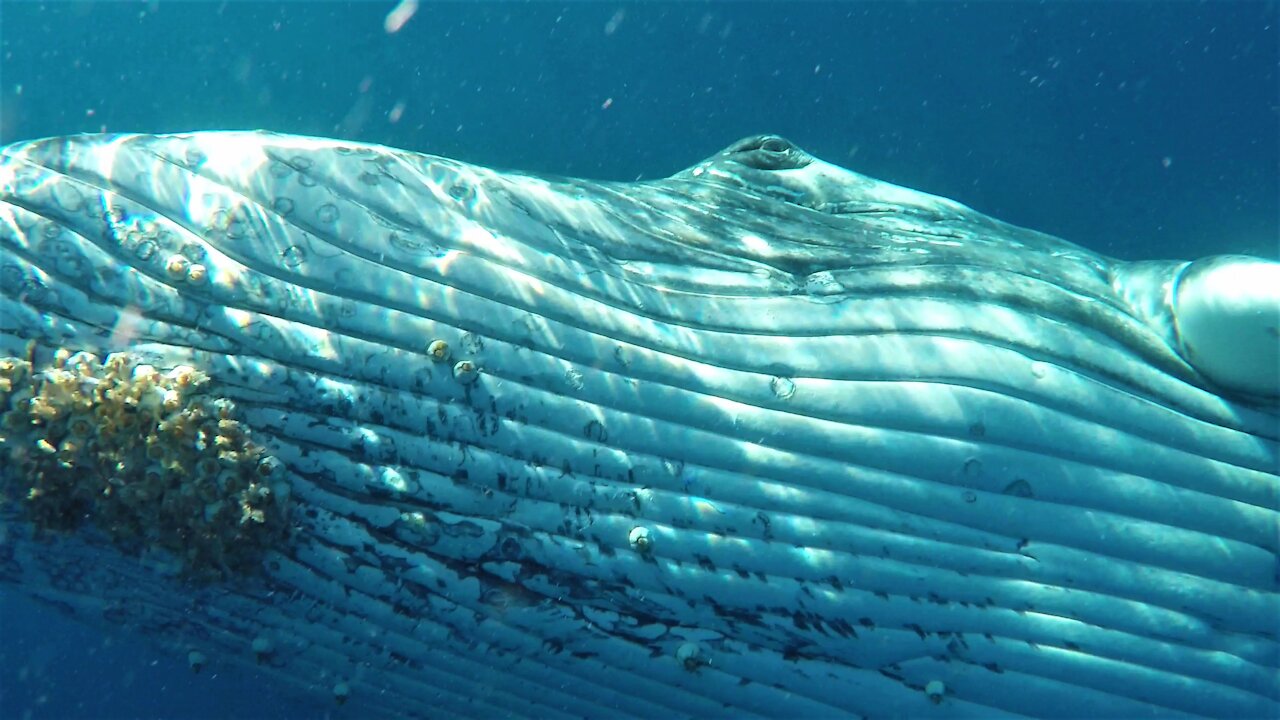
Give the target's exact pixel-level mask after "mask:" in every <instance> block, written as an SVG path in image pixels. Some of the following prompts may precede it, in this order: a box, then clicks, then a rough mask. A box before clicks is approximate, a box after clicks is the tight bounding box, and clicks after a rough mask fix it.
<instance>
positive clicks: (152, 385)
mask: <svg viewBox="0 0 1280 720" xmlns="http://www.w3.org/2000/svg"><path fill="white" fill-rule="evenodd" d="M211 389H212V388H211V383H210V382H209V378H208V377H207V376H206V375H205V374H204V373H202V372H200V371H198V370H196V369H195V368H192V367H189V366H185V365H180V366H177V367H173V368H169V369H164V370H162V369H157V368H155V367H153V366H151V365H147V364H142V363H140V362H139V361H138V360H137V358H135V357H132V356H130V355H128V354H126V353H117V354H114V355H111V356H109V357H108V358H107V359H106V360H105V361H100V360H99V359H98V358H97V357H96V356H93V355H90V354H88V353H74V354H73V353H71V352H69V351H59V352H58V353H57V354H55V356H54V358H53V362H52V363H51V364H50V365H48V366H46V367H42V368H34V367H33V366H32V364H31V362H30V361H27V360H21V359H17V358H0V491H3V493H4V495H5V496H7V498H8V499H10V500H12V501H14V502H16V503H18V504H19V505H20V506H21V508H22V509H23V511H24V512H25V515H26V517H27V518H28V519H29V520H30V521H31V522H32V523H33V524H34V525H35V526H36V528H37V530H39V531H41V532H56V531H68V530H72V529H74V528H75V527H77V526H78V525H80V523H81V522H82V521H84V520H85V519H86V518H87V519H88V520H89V521H91V522H92V523H93V524H95V525H96V526H97V527H98V528H99V529H101V530H102V531H104V532H105V533H106V534H107V535H108V536H109V537H111V538H112V539H113V540H114V541H115V542H116V544H117V545H119V546H120V547H121V548H122V549H124V550H126V551H132V552H136V553H141V552H143V551H144V550H147V549H153V548H159V549H163V550H166V551H168V552H169V553H171V554H173V555H174V556H176V557H177V558H178V560H179V561H180V564H181V566H182V568H183V570H184V571H185V573H186V574H187V575H188V576H191V577H194V578H199V579H217V578H221V577H226V576H228V575H231V574H237V573H244V572H250V571H252V570H253V569H254V568H255V567H257V565H258V563H259V561H260V559H261V556H262V553H263V552H264V551H265V550H266V549H267V548H270V547H272V546H275V545H276V544H278V543H280V542H282V541H283V540H284V539H285V538H286V535H287V527H288V524H287V522H288V521H287V517H288V501H289V492H288V487H287V485H286V484H285V482H284V478H283V477H282V475H283V473H282V471H281V465H280V463H279V461H278V460H276V459H275V458H272V457H269V456H268V455H267V454H266V453H265V451H264V450H263V449H262V448H261V447H259V446H258V445H256V444H255V443H253V442H252V441H251V440H250V436H249V432H248V430H247V428H245V427H244V426H243V425H241V424H240V422H239V421H238V420H236V419H235V415H236V412H235V405H234V403H233V402H232V401H230V400H229V399H226V398H216V397H212V393H211V392H209V391H210V390H211Z"/></svg>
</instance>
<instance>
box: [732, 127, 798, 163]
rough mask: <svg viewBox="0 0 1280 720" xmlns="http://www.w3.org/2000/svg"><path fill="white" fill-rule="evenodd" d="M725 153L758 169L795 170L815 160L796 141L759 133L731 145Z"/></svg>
mask: <svg viewBox="0 0 1280 720" xmlns="http://www.w3.org/2000/svg"><path fill="white" fill-rule="evenodd" d="M725 154H726V155H728V156H729V157H731V158H733V160H735V161H737V162H739V163H742V164H743V165H745V166H747V167H749V168H754V169H756V170H794V169H797V168H802V167H804V166H806V165H808V164H809V163H810V162H811V161H812V160H813V158H811V157H810V156H809V154H808V153H806V152H805V151H804V150H801V149H800V148H799V147H797V146H796V144H795V143H793V142H791V141H790V140H787V139H786V138H781V137H778V136H777V135H759V136H756V137H753V138H747V139H746V140H741V141H739V142H738V143H736V144H734V145H732V146H730V147H729V149H728V150H726V151H725Z"/></svg>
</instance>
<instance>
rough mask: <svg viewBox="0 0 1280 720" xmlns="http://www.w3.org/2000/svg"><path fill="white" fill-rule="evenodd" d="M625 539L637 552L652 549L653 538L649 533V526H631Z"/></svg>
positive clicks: (645, 551)
mask: <svg viewBox="0 0 1280 720" xmlns="http://www.w3.org/2000/svg"><path fill="white" fill-rule="evenodd" d="M627 541H628V542H630V543H631V548H632V549H633V550H635V551H636V552H638V553H647V552H649V551H650V550H652V549H653V538H652V537H650V535H649V528H647V527H643V526H637V527H634V528H631V534H630V535H629V536H628V537H627Z"/></svg>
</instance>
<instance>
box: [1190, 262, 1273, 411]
mask: <svg viewBox="0 0 1280 720" xmlns="http://www.w3.org/2000/svg"><path fill="white" fill-rule="evenodd" d="M1173 313H1174V322H1175V324H1176V327H1177V332H1178V341H1179V344H1180V348H1179V349H1180V350H1181V352H1182V354H1183V356H1184V357H1185V358H1186V359H1187V361H1188V362H1190V363H1191V364H1192V365H1193V366H1194V367H1195V368H1196V369H1197V370H1199V371H1200V372H1201V373H1202V374H1203V375H1204V376H1205V377H1206V378H1208V379H1209V380H1211V381H1213V382H1214V383H1216V384H1218V385H1220V386H1221V387H1223V388H1225V389H1228V390H1231V391H1234V392H1239V393H1243V394H1247V395H1253V396H1262V397H1277V396H1280V263H1278V262H1273V261H1269V260H1263V259H1261V258H1254V257H1246V256H1241V255H1222V256H1217V257H1211V258H1206V259H1204V260H1198V261H1196V262H1193V263H1191V264H1190V265H1188V266H1187V267H1186V269H1185V270H1183V272H1182V274H1181V276H1180V277H1179V278H1178V280H1177V284H1176V286H1175V288H1174V294H1173Z"/></svg>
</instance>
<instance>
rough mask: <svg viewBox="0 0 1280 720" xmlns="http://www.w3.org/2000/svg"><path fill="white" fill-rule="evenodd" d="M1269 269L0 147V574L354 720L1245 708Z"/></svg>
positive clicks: (1257, 547) (1265, 644) (764, 210)
mask: <svg viewBox="0 0 1280 720" xmlns="http://www.w3.org/2000/svg"><path fill="white" fill-rule="evenodd" d="M1278 354H1280V263H1275V262H1271V261H1267V260H1263V259H1258V258H1250V257H1242V256H1219V257H1212V258H1206V259H1201V260H1197V261H1193V262H1181V261H1178V262H1175V261H1155V260H1153V261H1143V262H1121V261H1118V260H1114V259H1111V258H1108V257H1105V256H1102V255H1099V254H1096V253H1094V252H1091V251H1089V250H1087V249H1085V248H1083V247H1080V246H1077V245H1074V244H1071V243H1069V242H1066V241H1064V240H1060V239H1057V238H1054V237H1050V236H1047V235H1044V234H1040V233H1036V232H1033V231H1030V230H1026V229H1022V228H1018V227H1014V226H1011V225H1008V224H1005V223H1002V222H999V221H997V220H994V219H992V218H989V217H987V216H985V215H982V214H980V213H978V212H976V211H974V210H972V209H970V208H968V207H966V206H964V205H961V204H959V203H956V202H953V201H950V200H946V199H943V198H940V197H935V196H932V195H929V194H925V193H922V192H917V191H914V190H910V189H907V188H904V187H899V186H896V185H892V184H889V183H886V182H881V181H878V180H874V179H872V178H869V177H866V176H864V175H861V174H858V173H855V172H853V171H850V170H846V169H843V168H840V167H837V166H835V165H832V164H829V163H826V162H824V161H822V160H819V159H818V158H815V157H813V156H812V155H810V154H809V153H807V152H805V151H804V150H802V149H800V148H799V147H797V146H796V145H794V144H792V143H791V142H789V141H787V140H785V139H783V138H780V137H777V136H768V135H766V136H757V137H752V138H747V139H745V140H742V141H740V142H738V143H735V144H733V145H731V146H729V147H728V148H726V149H725V150H723V151H722V152H719V153H717V154H715V155H713V156H712V157H710V158H708V159H706V160H704V161H702V162H699V163H697V164H696V165H694V166H693V167H691V168H689V169H687V170H684V171H682V172H679V173H676V174H674V175H672V176H670V177H667V178H663V179H659V180H654V181H642V182H596V181H586V180H578V179H570V178H559V177H548V176H538V175H532V174H523V173H517V172H500V171H496V170H492V169H488V168H485V167H479V166H476V165H471V164H467V163H464V162H457V161H454V160H450V159H446V158H441V157H434V156H429V155H422V154H417V153H413V152H403V151H398V150H393V149H390V148H386V147H381V146H375V145H367V144H359V143H354V142H346V141H341V140H328V139H318V138H309V137H297V136H289V135H280V134H271V133H265V132H198V133H191V134H182V135H161V136H156V135H86V136H76V137H63V138H52V139H44V140H37V141H31V142H24V143H18V144H14V145H10V146H8V147H5V148H3V149H2V150H0V358H2V359H0V413H3V415H2V416H0V455H2V456H3V458H2V459H3V462H2V463H0V490H2V491H3V496H4V499H3V503H2V504H0V517H2V519H3V529H4V538H5V539H4V542H3V545H0V581H3V582H4V583H6V584H7V585H10V586H12V587H14V588H15V589H16V590H17V591H19V592H22V593H25V594H28V595H30V596H32V597H34V598H37V599H39V600H41V601H43V602H47V603H50V604H53V605H55V606H56V607H58V608H60V609H62V610H63V611H65V612H67V613H71V614H73V615H75V616H77V617H80V618H84V619H86V620H89V621H91V622H96V623H102V624H112V625H124V626H127V627H129V628H131V629H132V630H134V631H137V632H139V633H142V634H145V635H148V636H150V637H152V638H153V639H154V641H155V642H156V643H159V644H160V645H162V646H164V647H166V648H168V649H170V650H171V651H172V652H173V653H174V656H175V657H178V658H182V661H185V662H188V663H190V664H191V666H192V669H193V670H197V671H199V670H201V668H204V667H217V666H219V665H223V666H227V665H235V664H241V665H246V666H252V667H258V668H260V669H261V670H262V671H263V672H265V673H268V674H269V676H270V677H271V678H272V679H273V681H275V682H278V684H279V687H280V688H281V692H299V693H308V694H311V695H317V696H321V697H324V698H325V701H326V702H330V703H334V704H335V713H337V714H338V715H339V716H343V715H345V716H350V717H366V718H372V717H440V716H445V717H477V718H493V717H536V718H558V717H565V718H568V717H576V718H583V717H587V718H605V717H607V718H625V717H635V718H653V717H733V718H749V717H775V716H781V715H789V716H796V717H824V718H826V717H902V716H913V717H982V718H992V717H1003V716H1073V717H1079V716H1091V717H1138V716H1151V715H1159V716H1175V715H1176V716H1181V715H1201V716H1254V717H1258V716H1269V717H1270V716H1275V715H1276V714H1277V713H1280V638H1278V637H1277V633H1278V632H1280V628H1278V627H1277V626H1278V624H1280V560H1278V557H1280V555H1278V553H1280V469H1278V464H1280V409H1278V407H1277V404H1278V402H1280V400H1278V398H1280V379H1278V378H1277V374H1278V370H1277V368H1278V366H1280V357H1278Z"/></svg>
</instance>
